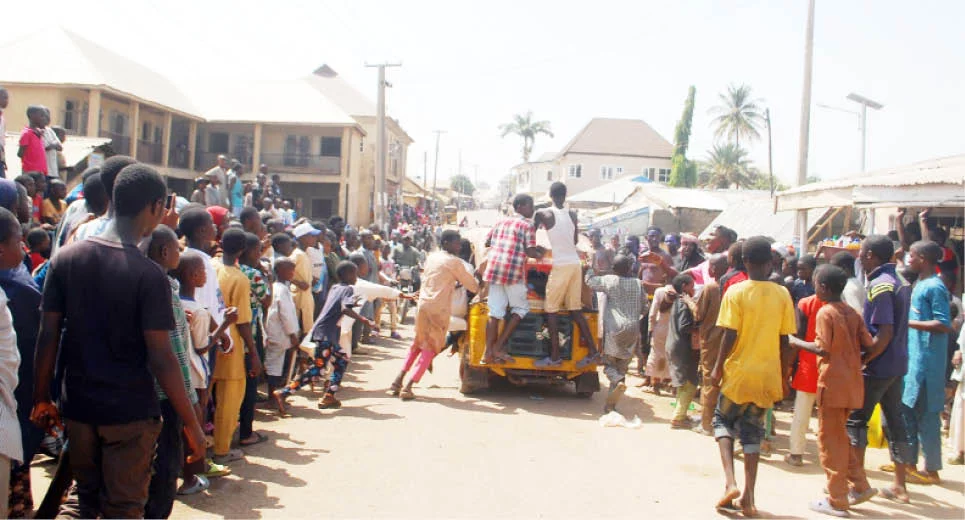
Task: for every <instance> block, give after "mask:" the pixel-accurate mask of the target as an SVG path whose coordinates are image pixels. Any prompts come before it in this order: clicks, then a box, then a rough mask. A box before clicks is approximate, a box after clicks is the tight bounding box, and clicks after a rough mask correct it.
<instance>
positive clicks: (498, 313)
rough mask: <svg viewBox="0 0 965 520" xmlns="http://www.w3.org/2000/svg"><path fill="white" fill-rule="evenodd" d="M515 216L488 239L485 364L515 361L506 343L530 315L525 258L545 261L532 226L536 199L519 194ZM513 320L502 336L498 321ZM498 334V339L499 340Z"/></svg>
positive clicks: (506, 220) (495, 228)
mask: <svg viewBox="0 0 965 520" xmlns="http://www.w3.org/2000/svg"><path fill="white" fill-rule="evenodd" d="M513 209H514V210H516V215H514V216H512V217H509V218H506V219H503V220H502V221H500V222H499V223H498V224H496V226H494V227H493V228H492V229H491V230H490V231H489V235H488V236H487V237H486V247H488V248H489V256H488V258H487V260H486V271H485V272H484V274H483V281H484V282H487V283H488V284H489V302H488V303H489V323H488V324H487V326H486V353H485V354H484V355H483V363H486V364H489V363H501V364H510V363H514V362H515V360H514V359H513V358H512V357H510V356H509V354H508V353H507V352H506V348H505V345H506V342H507V341H508V340H509V337H510V336H511V335H512V334H513V331H515V330H516V327H517V326H518V325H519V322H520V321H522V319H523V317H524V316H526V313H528V312H529V302H527V301H526V257H532V258H542V256H543V248H542V247H539V246H537V245H536V230H535V228H534V227H533V222H532V220H530V219H532V218H533V211H534V209H535V208H534V207H533V197H530V196H529V195H525V194H519V195H517V196H516V198H515V199H513ZM507 307H508V308H510V317H509V320H508V321H507V322H506V326H505V327H504V328H503V332H502V334H499V322H500V321H501V320H503V319H505V318H506V309H507ZM497 335H498V337H497Z"/></svg>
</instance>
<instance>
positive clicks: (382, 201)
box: [365, 63, 402, 227]
mask: <svg viewBox="0 0 965 520" xmlns="http://www.w3.org/2000/svg"><path fill="white" fill-rule="evenodd" d="M365 66H366V67H376V68H378V69H379V94H378V96H379V97H378V108H377V113H376V116H375V127H376V128H375V147H376V151H375V186H374V191H375V204H374V205H375V222H376V223H378V225H379V227H383V226H384V225H385V223H386V222H385V220H386V218H385V213H386V206H388V203H389V201H388V196H387V194H386V191H385V156H386V155H388V153H389V151H388V143H387V139H386V138H385V87H387V86H391V85H390V84H389V83H387V82H386V81H385V68H386V67H401V66H402V64H401V63H376V64H369V63H366V64H365Z"/></svg>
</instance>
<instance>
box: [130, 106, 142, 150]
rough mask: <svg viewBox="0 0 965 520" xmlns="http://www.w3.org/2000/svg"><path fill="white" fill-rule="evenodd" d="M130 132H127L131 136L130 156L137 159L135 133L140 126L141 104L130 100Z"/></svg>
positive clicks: (136, 136) (136, 137)
mask: <svg viewBox="0 0 965 520" xmlns="http://www.w3.org/2000/svg"><path fill="white" fill-rule="evenodd" d="M130 114H131V115H130V120H131V122H130V124H129V126H130V127H131V129H130V131H129V132H128V133H129V134H130V136H131V151H130V156H131V157H132V158H134V159H137V139H138V135H137V131H138V129H139V128H140V126H141V121H140V118H141V104H140V103H138V102H137V101H134V100H131V112H130Z"/></svg>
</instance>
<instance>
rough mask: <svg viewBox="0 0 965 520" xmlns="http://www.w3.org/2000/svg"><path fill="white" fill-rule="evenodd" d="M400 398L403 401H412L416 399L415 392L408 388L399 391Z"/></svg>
mask: <svg viewBox="0 0 965 520" xmlns="http://www.w3.org/2000/svg"><path fill="white" fill-rule="evenodd" d="M399 399H402V400H403V401H411V400H413V399H415V394H414V393H412V390H409V389H408V388H406V389H404V390H402V391H401V392H399Z"/></svg>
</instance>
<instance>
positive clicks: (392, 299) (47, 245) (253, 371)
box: [0, 107, 474, 518]
mask: <svg viewBox="0 0 965 520" xmlns="http://www.w3.org/2000/svg"><path fill="white" fill-rule="evenodd" d="M28 116H29V118H30V126H29V127H28V128H26V129H24V132H23V137H22V139H21V143H20V149H19V150H18V153H17V155H18V156H20V158H21V160H22V162H23V171H24V172H25V173H24V175H22V176H20V177H17V178H16V179H14V180H13V181H11V180H7V179H0V208H2V209H0V289H2V292H0V295H2V303H3V304H4V305H2V312H0V396H2V400H0V426H2V428H0V493H2V495H0V517H11V518H18V517H28V516H31V515H34V514H36V517H39V518H45V517H53V516H54V515H58V514H59V515H62V516H68V517H76V518H94V517H110V518H121V517H127V518H137V517H143V516H147V517H150V518H166V517H167V516H168V515H170V513H171V510H172V507H173V503H174V500H175V498H176V496H177V495H187V494H194V493H198V492H201V491H203V490H205V489H207V488H208V487H209V485H210V479H212V478H218V477H223V476H225V475H228V474H230V473H231V465H232V464H233V463H234V462H235V461H237V460H241V459H243V458H244V456H245V453H244V449H246V448H249V447H251V446H254V445H257V444H259V443H261V442H264V441H265V440H266V439H267V435H265V434H264V433H262V432H259V431H256V429H255V428H254V417H255V414H254V409H255V405H256V403H257V402H258V401H264V402H267V403H269V404H271V403H275V404H276V405H277V406H278V408H279V412H280V413H283V414H284V413H285V412H286V403H285V400H286V398H287V397H288V396H289V395H290V394H291V393H292V392H294V391H296V390H297V389H298V388H300V387H301V386H304V385H306V384H314V383H315V382H317V381H320V380H321V379H324V377H325V376H326V373H327V372H330V374H328V378H327V380H326V381H325V382H323V383H322V384H323V385H324V394H323V397H322V399H321V400H320V401H319V403H318V406H319V407H320V408H337V407H339V406H341V402H340V401H339V399H338V398H337V397H336V395H337V392H338V391H339V389H340V384H341V380H342V376H343V375H344V373H345V371H346V369H347V368H348V364H349V361H350V359H351V355H352V352H353V351H358V350H359V348H358V345H359V344H360V343H367V342H370V341H371V339H370V338H371V337H373V336H377V335H378V334H379V331H380V328H381V327H380V325H379V324H380V322H381V321H382V314H383V312H382V311H383V309H384V310H387V311H388V313H389V314H390V334H389V336H390V337H391V338H392V339H395V340H399V339H401V336H400V335H399V334H398V332H397V326H398V320H397V317H396V312H395V311H396V306H395V303H396V301H397V300H402V299H410V300H411V299H415V298H416V297H417V295H416V294H413V293H403V292H402V291H399V290H398V289H395V288H393V287H392V286H393V285H396V284H397V280H396V266H398V268H399V269H412V270H416V271H418V270H419V267H420V266H422V265H423V264H424V265H425V271H424V272H423V274H422V276H421V280H419V281H418V282H417V283H421V285H422V286H423V291H422V297H421V303H422V306H423V307H424V308H426V309H429V310H432V308H433V302H436V301H437V300H438V301H439V302H442V300H444V299H447V298H448V297H449V296H451V293H452V292H453V290H454V289H453V287H454V284H449V283H446V282H444V281H442V280H448V279H450V278H452V276H453V275H452V274H450V273H451V269H450V268H451V267H452V266H453V265H458V264H453V262H460V263H461V262H463V260H460V259H459V258H458V257H456V256H454V253H456V252H459V251H460V250H461V248H462V245H463V242H462V241H461V240H460V237H459V235H458V233H452V232H450V233H441V234H438V235H436V234H435V233H433V231H434V230H433V229H432V228H431V227H430V226H429V225H427V224H424V223H422V222H419V221H417V220H416V221H410V220H409V219H408V217H412V218H413V219H415V218H416V217H418V215H417V214H416V213H414V212H411V211H409V210H406V209H401V210H400V211H398V212H397V213H396V214H397V217H398V218H396V219H395V220H394V222H393V224H394V225H393V226H392V227H391V228H390V229H392V231H391V232H386V231H385V230H382V229H380V228H379V227H378V226H375V225H373V226H371V227H370V228H367V229H353V228H352V227H350V226H347V225H346V222H345V220H344V219H343V218H342V217H339V216H333V217H331V218H329V219H328V220H327V221H313V220H309V219H306V218H299V217H298V216H297V215H296V214H295V212H294V211H293V210H292V208H291V206H290V203H289V202H287V201H286V200H285V199H283V198H282V192H281V185H280V181H279V178H278V176H277V175H275V176H272V177H271V178H270V179H269V177H268V175H267V172H266V168H265V167H264V166H262V167H261V171H260V172H259V173H258V174H257V175H256V176H255V180H254V181H253V182H245V181H243V180H242V174H243V171H242V167H241V165H240V164H239V163H238V162H237V161H231V162H228V161H227V158H225V157H219V159H218V164H217V165H216V166H215V167H214V168H212V169H211V170H209V171H208V172H207V173H206V175H205V176H204V177H203V178H202V179H199V181H198V182H197V189H196V190H195V192H194V193H192V194H191V197H190V201H178V198H177V197H176V196H175V194H173V193H169V190H168V189H167V187H166V185H165V182H164V180H163V178H162V177H161V176H160V175H159V174H158V172H157V171H155V170H154V169H153V168H151V167H150V166H149V165H146V164H142V163H139V162H137V161H135V160H134V159H132V158H130V157H126V156H113V157H110V158H108V159H106V160H105V161H104V163H103V164H102V165H101V166H100V167H96V168H89V169H88V170H86V171H85V172H83V174H82V175H81V181H80V184H79V186H78V188H79V189H78V190H76V192H75V193H72V194H71V195H68V194H67V192H66V191H67V190H66V185H65V184H64V182H63V180H61V179H60V178H59V177H58V176H57V175H56V174H54V175H51V173H50V172H51V171H52V170H50V169H48V168H47V167H46V166H47V163H46V162H43V163H42V161H47V160H48V154H47V153H46V152H47V151H50V150H51V149H50V148H46V145H45V144H44V141H42V139H43V135H44V133H45V128H46V125H47V124H49V112H48V111H46V110H44V109H42V107H31V109H30V110H28ZM38 147H40V148H39V151H40V152H43V153H38ZM45 148H46V149H45ZM53 151H55V152H56V151H59V148H58V149H56V150H53ZM49 158H50V160H53V161H57V160H58V157H57V155H56V153H54V154H49ZM42 166H43V168H42ZM53 171H56V170H53ZM383 237H385V238H384V239H383ZM433 239H435V240H437V241H439V242H440V243H441V251H439V252H437V253H433V254H430V255H428V256H427V255H426V253H425V252H424V251H422V250H420V249H417V248H416V247H415V246H414V244H413V243H414V241H416V240H418V242H419V243H420V244H425V245H427V246H428V245H431V244H432V243H433ZM453 244H454V245H453ZM439 255H442V256H439ZM460 268H462V267H460ZM463 272H469V271H467V270H465V269H464V270H463ZM447 277H448V278H447ZM465 278H466V277H465V276H459V279H461V280H463V281H465V282H467V286H468V285H469V284H468V280H466V279H465ZM450 285H451V286H453V287H450ZM472 288H474V287H472ZM446 305H448V302H446ZM437 307H438V305H437ZM442 309H443V310H444V311H446V312H448V311H447V310H446V307H445V305H443V307H442ZM437 310H438V309H437ZM422 314H425V316H423V315H422ZM423 322H425V323H424V325H427V326H425V327H422V329H424V330H429V329H430V328H431V329H432V330H433V331H435V330H437V328H438V327H437V325H438V323H437V322H438V320H436V319H435V318H434V317H433V314H432V313H429V312H427V313H420V316H419V317H418V318H417V323H423ZM428 326H431V327H428ZM420 330H421V329H420ZM343 331H344V332H343ZM427 338H429V339H427ZM444 339H445V338H443V342H444ZM438 343H439V342H438V341H437V338H436V335H435V334H431V333H430V334H429V335H428V336H426V335H425V334H422V335H419V334H417V339H416V341H415V342H414V343H413V344H412V347H411V348H412V350H413V352H415V353H416V354H419V353H421V352H423V351H430V352H431V351H433V349H435V348H437V347H439V344H438ZM440 350H441V349H440ZM423 358H424V359H428V360H429V361H428V362H431V357H428V356H423ZM428 362H426V361H420V362H419V365H418V368H417V371H416V372H415V373H414V375H413V376H412V378H411V379H410V380H409V382H408V385H407V386H406V388H404V389H403V388H400V392H398V393H399V394H401V396H402V397H403V398H406V399H410V398H412V397H413V395H412V388H411V386H412V384H413V382H417V381H418V380H419V377H420V376H421V372H422V371H424V370H425V368H426V367H427V363H428ZM413 363H414V361H413V362H410V363H408V364H407V365H406V371H408V369H409V368H410V366H411V365H412V364H413ZM329 366H330V367H331V369H329ZM298 371H301V372H303V373H301V374H298V373H297V372H298ZM263 385H267V388H266V389H265V390H266V391H265V392H263V394H264V395H259V392H258V389H259V387H263ZM39 452H45V453H48V454H50V455H53V456H55V457H57V456H59V466H58V468H57V473H56V476H55V478H54V480H53V482H52V484H51V486H50V489H48V491H47V493H46V498H45V500H44V502H43V504H41V505H40V507H39V508H35V502H34V499H33V493H32V489H31V483H30V464H31V461H32V460H33V459H34V457H35V455H37V454H38V453H39ZM179 478H180V479H181V484H180V485H179V482H178V480H179ZM35 509H36V510H35Z"/></svg>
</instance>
